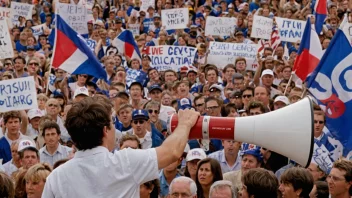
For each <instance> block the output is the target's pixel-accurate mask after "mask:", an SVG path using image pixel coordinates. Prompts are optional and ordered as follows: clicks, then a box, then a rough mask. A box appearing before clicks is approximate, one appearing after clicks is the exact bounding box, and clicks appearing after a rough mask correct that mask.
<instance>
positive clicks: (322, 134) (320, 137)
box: [314, 132, 325, 141]
mask: <svg viewBox="0 0 352 198" xmlns="http://www.w3.org/2000/svg"><path fill="white" fill-rule="evenodd" d="M324 134H325V133H324V132H322V133H321V135H320V136H319V137H317V138H316V137H314V139H316V140H318V141H320V140H321V139H322V138H323V136H324Z"/></svg>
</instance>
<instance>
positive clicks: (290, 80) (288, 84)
mask: <svg viewBox="0 0 352 198" xmlns="http://www.w3.org/2000/svg"><path fill="white" fill-rule="evenodd" d="M295 72H296V70H295V71H293V72H291V76H290V79H289V80H288V83H287V85H286V87H285V91H284V96H286V92H287V88H288V86H290V84H291V82H292V78H293V74H295Z"/></svg>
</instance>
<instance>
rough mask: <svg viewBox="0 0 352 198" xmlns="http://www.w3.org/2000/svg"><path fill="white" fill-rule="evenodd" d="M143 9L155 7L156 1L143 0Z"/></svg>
mask: <svg viewBox="0 0 352 198" xmlns="http://www.w3.org/2000/svg"><path fill="white" fill-rule="evenodd" d="M141 3H142V4H141V8H140V10H141V11H145V12H146V11H147V10H148V8H149V7H150V6H151V7H153V8H154V9H155V1H154V0H141Z"/></svg>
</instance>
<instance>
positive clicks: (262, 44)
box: [257, 39, 270, 54]
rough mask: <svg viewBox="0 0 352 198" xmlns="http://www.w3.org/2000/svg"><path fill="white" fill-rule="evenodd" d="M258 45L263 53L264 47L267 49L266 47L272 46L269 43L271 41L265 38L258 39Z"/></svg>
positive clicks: (259, 50) (259, 51)
mask: <svg viewBox="0 0 352 198" xmlns="http://www.w3.org/2000/svg"><path fill="white" fill-rule="evenodd" d="M257 46H258V53H259V54H262V53H263V52H264V49H265V48H266V47H270V43H269V41H266V40H264V39H260V40H259V41H258V44H257Z"/></svg>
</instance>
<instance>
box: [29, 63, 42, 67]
mask: <svg viewBox="0 0 352 198" xmlns="http://www.w3.org/2000/svg"><path fill="white" fill-rule="evenodd" d="M28 65H35V66H39V63H28Z"/></svg>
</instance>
